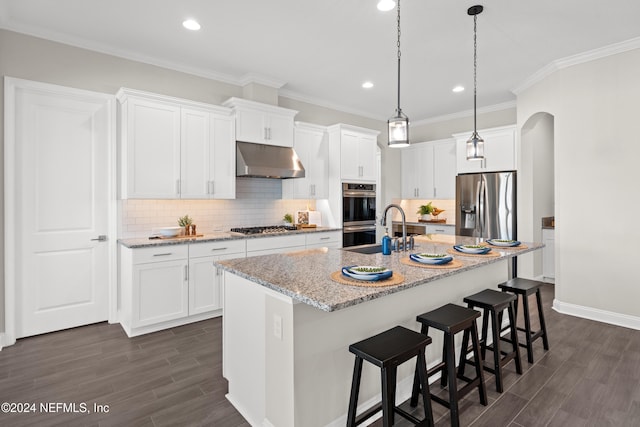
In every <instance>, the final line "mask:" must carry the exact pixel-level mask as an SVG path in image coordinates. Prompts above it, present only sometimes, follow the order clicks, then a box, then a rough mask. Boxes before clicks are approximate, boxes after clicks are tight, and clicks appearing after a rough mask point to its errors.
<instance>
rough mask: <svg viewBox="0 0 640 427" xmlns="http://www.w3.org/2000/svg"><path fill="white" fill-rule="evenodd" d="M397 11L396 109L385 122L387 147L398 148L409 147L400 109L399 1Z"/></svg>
mask: <svg viewBox="0 0 640 427" xmlns="http://www.w3.org/2000/svg"><path fill="white" fill-rule="evenodd" d="M397 9H398V108H396V114H395V116H393V117H391V118H390V119H389V120H388V121H387V125H388V128H389V143H388V146H389V147H394V148H399V147H407V146H408V145H409V118H408V117H407V116H406V115H405V114H404V113H403V112H402V109H401V108H400V56H401V53H400V0H398V3H397Z"/></svg>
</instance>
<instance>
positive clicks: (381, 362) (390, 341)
mask: <svg viewBox="0 0 640 427" xmlns="http://www.w3.org/2000/svg"><path fill="white" fill-rule="evenodd" d="M429 344H431V338H430V337H428V336H426V335H424V334H420V333H418V332H415V331H412V330H410V329H407V328H403V327H402V326H396V327H394V328H391V329H389V330H387V331H384V332H382V333H380V334H377V335H374V336H372V337H370V338H367V339H365V340H362V341H359V342H357V343H355V344H351V345H350V346H349V351H350V352H351V353H353V354H355V355H356V361H355V365H354V368H353V380H352V383H351V396H350V399H349V412H348V415H347V427H354V426H357V425H358V424H361V423H363V422H364V421H365V420H367V419H369V418H371V417H372V416H373V415H374V414H376V413H377V412H379V411H380V410H382V421H383V426H384V427H390V426H392V425H393V423H394V414H396V413H397V414H399V415H401V416H403V417H404V418H406V419H408V420H409V421H411V422H413V423H414V424H420V425H429V426H433V413H432V411H431V400H430V399H429V382H428V381H427V368H426V359H425V349H426V347H427V345H429ZM414 357H416V358H417V362H416V372H418V375H419V381H420V384H421V387H422V389H423V393H422V400H423V404H424V413H425V417H426V418H425V419H424V420H419V419H417V418H416V417H414V416H413V415H411V414H409V413H408V412H406V411H404V410H402V409H400V408H398V407H396V406H395V400H396V374H397V368H398V366H399V365H400V364H402V363H404V362H406V361H408V360H410V359H412V358H414ZM363 360H366V361H367V362H370V363H372V364H373V365H375V366H377V367H379V368H380V370H381V377H382V402H381V403H379V404H378V405H375V406H374V407H373V408H371V409H369V410H367V411H365V412H364V413H363V414H361V415H359V416H357V417H356V410H357V407H358V395H359V393H360V378H361V376H362V361H363Z"/></svg>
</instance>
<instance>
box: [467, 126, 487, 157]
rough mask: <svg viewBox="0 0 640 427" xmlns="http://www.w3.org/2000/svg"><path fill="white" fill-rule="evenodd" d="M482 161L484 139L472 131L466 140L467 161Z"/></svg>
mask: <svg viewBox="0 0 640 427" xmlns="http://www.w3.org/2000/svg"><path fill="white" fill-rule="evenodd" d="M482 159H484V139H482V138H481V137H480V135H478V133H477V132H475V131H474V132H473V134H472V135H471V137H470V138H469V139H468V140H467V160H482Z"/></svg>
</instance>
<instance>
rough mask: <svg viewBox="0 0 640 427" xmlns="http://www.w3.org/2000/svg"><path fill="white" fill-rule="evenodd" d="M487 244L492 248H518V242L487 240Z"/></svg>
mask: <svg viewBox="0 0 640 427" xmlns="http://www.w3.org/2000/svg"><path fill="white" fill-rule="evenodd" d="M487 243H489V244H490V245H493V246H505V247H513V246H520V242H519V241H517V240H506V239H489V240H487Z"/></svg>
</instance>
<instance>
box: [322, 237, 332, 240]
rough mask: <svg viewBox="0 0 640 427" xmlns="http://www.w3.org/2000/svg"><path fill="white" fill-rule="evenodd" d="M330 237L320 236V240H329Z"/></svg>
mask: <svg viewBox="0 0 640 427" xmlns="http://www.w3.org/2000/svg"><path fill="white" fill-rule="evenodd" d="M330 238H331V237H321V238H320V240H329V239H330Z"/></svg>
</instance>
